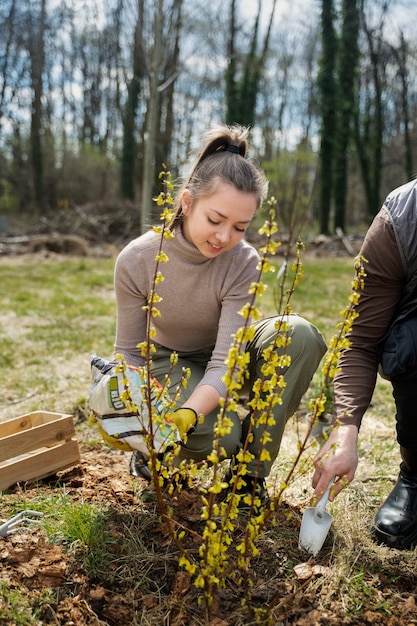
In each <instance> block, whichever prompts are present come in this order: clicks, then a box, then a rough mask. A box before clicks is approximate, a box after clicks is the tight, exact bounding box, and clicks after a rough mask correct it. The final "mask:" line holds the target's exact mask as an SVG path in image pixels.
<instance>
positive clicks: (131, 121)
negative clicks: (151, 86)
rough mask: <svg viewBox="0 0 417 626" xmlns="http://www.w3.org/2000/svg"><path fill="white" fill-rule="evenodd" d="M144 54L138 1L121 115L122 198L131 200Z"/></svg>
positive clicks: (133, 187) (139, 3)
mask: <svg viewBox="0 0 417 626" xmlns="http://www.w3.org/2000/svg"><path fill="white" fill-rule="evenodd" d="M144 57H145V53H144V50H143V2H141V1H140V0H138V18H137V22H136V27H135V40H134V49H133V76H132V79H131V80H130V82H129V84H128V87H127V101H126V105H125V109H124V112H123V115H122V123H123V146H122V159H121V168H120V169H121V171H120V178H121V180H120V188H121V192H122V196H123V197H124V198H128V199H130V200H133V199H134V197H135V171H136V168H135V165H136V150H137V142H136V139H135V136H136V111H137V107H138V104H139V98H140V95H141V90H142V80H143V78H144V76H145V73H146V69H145V59H144Z"/></svg>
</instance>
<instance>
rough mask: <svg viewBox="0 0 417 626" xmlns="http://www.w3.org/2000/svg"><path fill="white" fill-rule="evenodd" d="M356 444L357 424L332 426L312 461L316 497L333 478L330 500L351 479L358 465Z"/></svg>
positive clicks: (319, 495)
mask: <svg viewBox="0 0 417 626" xmlns="http://www.w3.org/2000/svg"><path fill="white" fill-rule="evenodd" d="M357 445H358V428H357V426H355V425H353V424H345V425H343V424H342V425H339V426H335V427H334V429H333V430H332V432H331V433H330V435H329V438H328V440H327V441H326V442H325V443H324V444H323V446H322V447H321V449H320V450H319V452H318V453H317V455H316V457H315V459H314V461H313V462H314V467H315V471H314V474H313V480H312V484H313V487H314V490H315V491H314V493H315V495H316V496H317V497H321V496H322V494H323V493H324V492H325V491H326V489H327V488H328V487H329V484H330V482H331V481H332V480H333V479H334V483H333V485H332V487H331V490H330V497H329V500H330V501H332V500H334V498H335V497H336V496H337V494H338V493H339V492H340V491H341V490H342V489H343V488H344V487H346V486H347V485H348V484H349V483H350V482H351V481H352V480H353V477H354V475H355V472H356V468H357V466H358V450H357Z"/></svg>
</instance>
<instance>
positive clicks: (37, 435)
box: [0, 411, 80, 491]
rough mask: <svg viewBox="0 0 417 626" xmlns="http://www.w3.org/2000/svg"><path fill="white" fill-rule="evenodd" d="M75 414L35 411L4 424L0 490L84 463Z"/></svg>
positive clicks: (0, 441) (1, 426) (0, 435)
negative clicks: (79, 445)
mask: <svg viewBox="0 0 417 626" xmlns="http://www.w3.org/2000/svg"><path fill="white" fill-rule="evenodd" d="M74 435H75V429H74V422H73V418H72V415H66V414H63V413H51V412H49V411H34V412H33V413H28V414H27V415H21V416H20V417H16V418H14V419H11V420H8V421H6V422H1V423H0V491H4V490H5V489H8V488H9V487H11V486H12V485H14V484H15V483H17V482H20V481H34V480H39V479H40V478H45V477H46V476H51V475H52V474H54V473H55V472H57V471H58V470H63V469H65V468H67V467H71V466H73V465H78V463H79V462H80V451H79V448H78V442H77V441H76V439H74V438H73V437H74Z"/></svg>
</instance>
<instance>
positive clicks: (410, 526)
mask: <svg viewBox="0 0 417 626" xmlns="http://www.w3.org/2000/svg"><path fill="white" fill-rule="evenodd" d="M400 451H401V458H402V463H401V465H400V474H399V476H398V480H397V483H396V485H395V487H394V489H393V490H392V491H391V493H390V494H389V496H388V498H387V499H386V500H385V502H384V504H383V505H382V506H381V508H380V509H379V511H378V512H377V513H376V514H375V516H374V518H373V520H372V522H371V535H372V538H373V539H374V540H375V541H376V542H377V543H383V544H385V545H387V546H389V547H390V548H398V549H401V550H404V549H407V548H411V547H413V546H414V545H415V544H417V454H416V453H414V452H411V451H410V450H407V449H405V448H402V447H401V448H400Z"/></svg>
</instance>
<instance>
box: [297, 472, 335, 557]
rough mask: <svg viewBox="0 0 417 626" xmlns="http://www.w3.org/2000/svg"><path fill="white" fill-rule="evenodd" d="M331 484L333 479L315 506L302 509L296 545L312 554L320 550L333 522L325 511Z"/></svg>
mask: <svg viewBox="0 0 417 626" xmlns="http://www.w3.org/2000/svg"><path fill="white" fill-rule="evenodd" d="M332 484H333V481H332V482H331V483H330V485H329V487H328V489H327V491H325V492H324V494H323V495H322V497H321V499H320V500H319V501H318V502H317V504H316V506H314V507H309V508H308V509H306V510H305V511H304V514H303V519H302V520H301V528H300V536H299V539H298V547H299V549H300V550H305V551H306V552H309V553H310V554H312V555H313V556H315V555H316V554H317V553H318V552H319V551H320V550H321V547H322V545H323V543H324V542H325V539H326V537H327V533H328V532H329V530H330V526H331V525H332V522H333V517H332V516H331V515H330V513H328V512H327V511H326V504H327V500H328V499H329V493H330V488H331V486H332Z"/></svg>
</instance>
